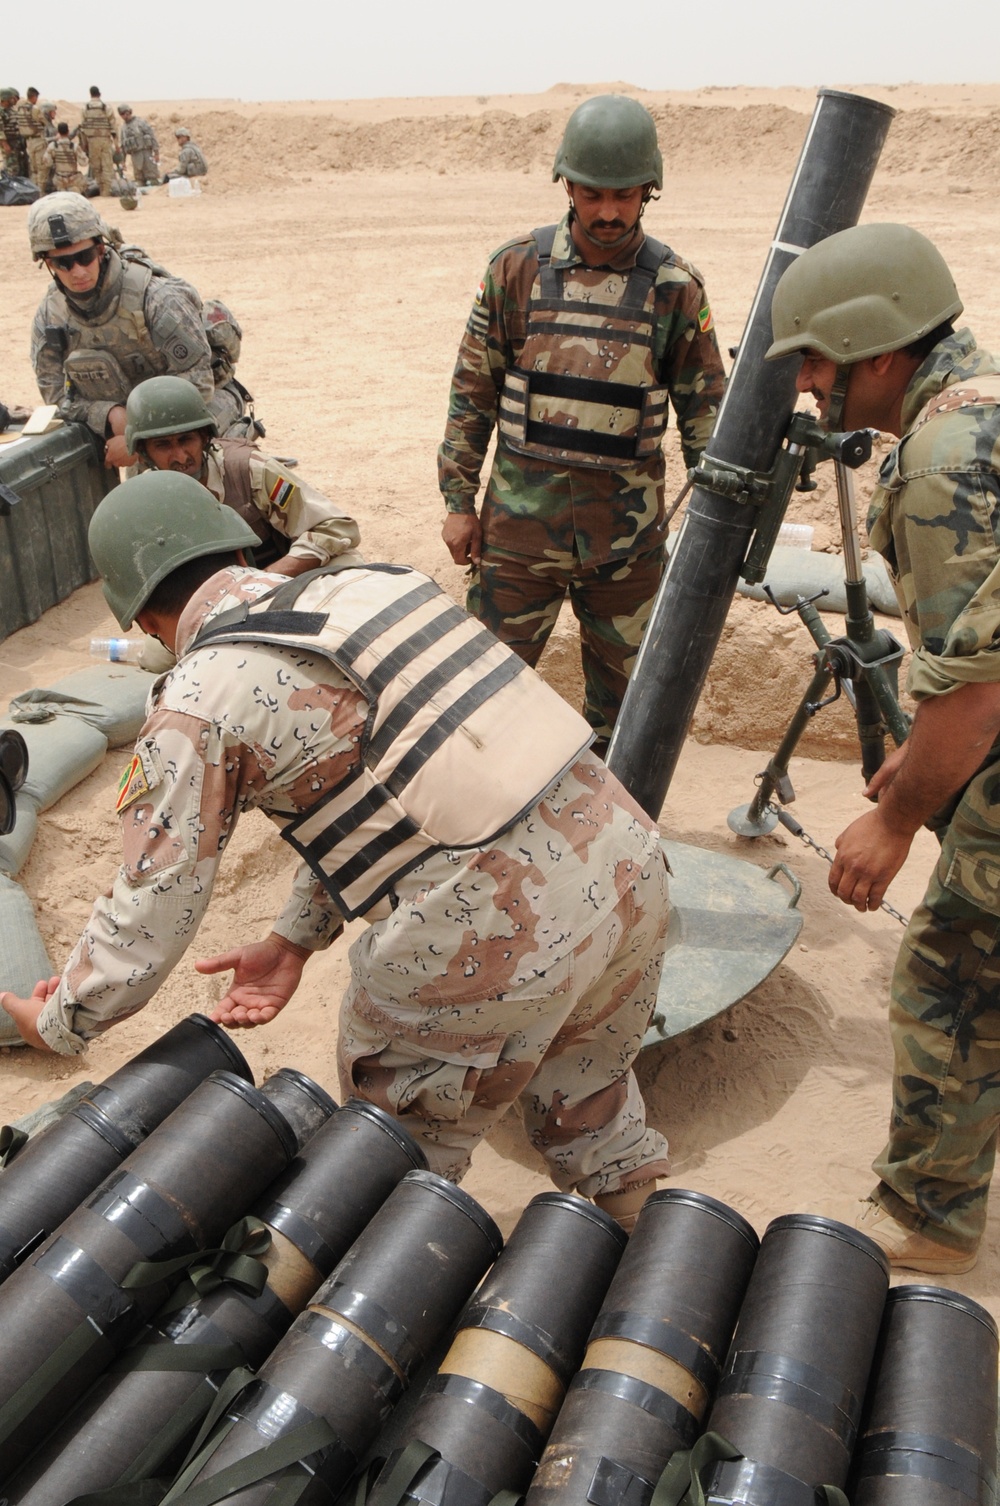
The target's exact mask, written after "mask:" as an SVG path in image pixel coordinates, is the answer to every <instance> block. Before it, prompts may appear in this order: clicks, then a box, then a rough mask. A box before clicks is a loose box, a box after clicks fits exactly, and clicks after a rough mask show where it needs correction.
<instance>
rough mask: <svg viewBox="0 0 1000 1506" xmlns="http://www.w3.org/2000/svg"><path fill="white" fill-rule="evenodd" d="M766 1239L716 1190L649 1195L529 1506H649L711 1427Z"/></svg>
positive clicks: (530, 1493) (676, 1190) (534, 1484)
mask: <svg viewBox="0 0 1000 1506" xmlns="http://www.w3.org/2000/svg"><path fill="white" fill-rule="evenodd" d="M758 1244H759V1241H758V1239H757V1235H756V1234H755V1233H754V1231H753V1229H752V1228H751V1226H750V1225H749V1224H748V1223H747V1221H746V1219H744V1218H741V1217H740V1215H739V1214H738V1213H735V1212H734V1211H733V1210H732V1209H731V1208H728V1207H727V1206H726V1205H725V1203H720V1202H717V1201H716V1200H715V1198H711V1197H706V1196H705V1195H704V1194H702V1193H698V1192H687V1191H684V1190H683V1189H681V1188H670V1189H669V1190H667V1191H665V1192H656V1193H654V1194H653V1196H652V1197H650V1198H648V1199H647V1200H646V1202H645V1204H644V1205H643V1209H642V1212H641V1213H640V1215H639V1220H638V1222H637V1224H636V1227H635V1231H634V1233H633V1234H632V1237H631V1239H630V1240H629V1242H628V1248H627V1249H626V1251H625V1254H624V1255H623V1256H622V1259H621V1264H620V1265H619V1267H618V1271H617V1273H616V1275H615V1278H614V1280H613V1281H612V1283H611V1287H610V1290H609V1291H608V1295H607V1297H606V1299H605V1302H604V1305H603V1307H602V1308H601V1311H600V1313H599V1314H598V1317H597V1321H596V1323H595V1324H594V1327H593V1330H592V1332H591V1335H590V1341H589V1343H588V1345H587V1353H586V1356H585V1358H584V1361H583V1365H582V1367H581V1369H580V1370H579V1372H578V1374H577V1375H576V1377H575V1379H574V1380H573V1383H572V1385H571V1386H570V1388H569V1394H568V1395H567V1397H566V1400H565V1402H564V1404H563V1408H562V1411H561V1412H560V1413H559V1416H558V1418H557V1420H556V1425H555V1428H554V1429H553V1431H552V1436H551V1438H550V1439H549V1444H548V1447H547V1448H546V1450H545V1453H544V1455H543V1456H542V1462H541V1464H540V1465H539V1467H538V1470H537V1472H536V1474H535V1477H534V1479H533V1480H532V1482H531V1488H530V1490H529V1491H528V1495H527V1499H526V1506H588V1502H589V1503H591V1506H593V1503H597V1506H617V1502H619V1501H622V1500H626V1501H627V1502H628V1503H629V1506H646V1503H647V1502H648V1501H649V1499H650V1497H651V1496H652V1494H653V1490H654V1487H655V1485H656V1482H657V1480H658V1479H659V1477H660V1474H661V1472H662V1471H663V1468H664V1466H665V1465H666V1464H667V1462H668V1461H669V1459H670V1457H671V1455H672V1454H674V1453H675V1452H676V1451H677V1450H678V1449H685V1448H690V1447H691V1445H692V1443H693V1442H694V1441H695V1439H696V1438H697V1437H698V1435H699V1434H700V1433H701V1431H702V1424H703V1421H704V1417H705V1414H706V1413H707V1411H708V1408H709V1405H710V1403H711V1400H712V1397H713V1396H714V1394H715V1389H716V1386H717V1385H718V1382H719V1376H720V1374H721V1372H722V1365H723V1361H724V1360H725V1357H726V1351H727V1350H728V1348H729V1342H730V1340H731V1339H732V1336H733V1329H734V1328H735V1326H736V1317H737V1314H738V1312H739V1308H740V1303H741V1302H742V1300H743V1295H744V1292H745V1291H746V1288H747V1283H748V1282H749V1280H750V1274H751V1272H752V1270H753V1266H754V1260H755V1258H756V1254H757V1247H758Z"/></svg>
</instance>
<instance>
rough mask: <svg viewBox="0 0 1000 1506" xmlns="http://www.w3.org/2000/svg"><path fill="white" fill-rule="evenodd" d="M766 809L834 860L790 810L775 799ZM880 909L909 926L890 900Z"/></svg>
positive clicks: (801, 839) (821, 854) (824, 855)
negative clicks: (777, 803)
mask: <svg viewBox="0 0 1000 1506" xmlns="http://www.w3.org/2000/svg"><path fill="white" fill-rule="evenodd" d="M766 809H767V810H769V811H770V812H771V814H772V815H774V816H777V818H778V820H779V821H780V822H781V824H782V826H783V827H784V828H785V830H786V831H790V832H791V834H792V836H793V837H798V838H799V839H800V841H802V842H803V843H804V844H805V846H806V847H811V848H812V850H813V852H818V853H819V855H820V857H821V858H825V859H826V861H827V862H828V863H832V862H833V853H832V852H827V850H826V848H825V847H821V846H820V844H819V843H818V842H817V841H815V840H814V839H813V838H812V837H811V836H810V835H809V833H808V832H807V831H806V830H805V828H804V827H803V826H801V825H800V824H799V822H798V821H796V819H795V817H794V816H790V815H789V814H788V812H787V811H786V810H783V809H782V807H781V806H780V805H775V803H774V801H773V800H769V801H768V803H767V806H766ZM879 909H880V910H884V911H885V913H886V914H887V915H891V916H892V918H893V920H898V921H899V923H900V925H901V926H908V925H909V923H910V922H909V918H908V917H907V916H906V915H901V914H900V912H899V911H898V910H895V909H893V907H892V905H890V904H889V902H888V900H885V899H884V900H883V901H882V903H881V904H880V905H879Z"/></svg>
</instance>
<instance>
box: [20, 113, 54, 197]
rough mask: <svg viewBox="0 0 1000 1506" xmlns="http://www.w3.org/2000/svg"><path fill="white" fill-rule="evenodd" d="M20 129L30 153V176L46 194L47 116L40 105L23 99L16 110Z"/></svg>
mask: <svg viewBox="0 0 1000 1506" xmlns="http://www.w3.org/2000/svg"><path fill="white" fill-rule="evenodd" d="M16 115H17V123H18V129H19V130H20V132H21V136H22V137H23V139H24V145H25V149H26V150H27V153H28V176H29V177H30V178H31V181H32V182H33V183H35V184H37V186H38V187H39V188H40V189H41V190H42V192H43V193H44V192H45V184H46V179H47V175H48V174H47V168H46V166H45V116H44V115H43V114H42V112H41V110H40V108H39V107H38V105H33V104H32V103H31V101H30V100H29V99H22V100H21V102H20V104H19V105H18V106H17V109H16Z"/></svg>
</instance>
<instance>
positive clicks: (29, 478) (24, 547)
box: [0, 424, 118, 641]
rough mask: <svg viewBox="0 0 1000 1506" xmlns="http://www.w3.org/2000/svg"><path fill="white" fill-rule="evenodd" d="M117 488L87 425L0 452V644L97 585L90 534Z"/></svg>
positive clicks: (69, 427)
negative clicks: (93, 519)
mask: <svg viewBox="0 0 1000 1506" xmlns="http://www.w3.org/2000/svg"><path fill="white" fill-rule="evenodd" d="M117 484H118V472H117V471H116V470H108V469H107V468H106V467H105V465H104V463H103V457H102V456H101V454H100V451H99V447H98V444H97V442H96V440H95V439H94V437H93V435H92V434H91V432H90V430H89V429H87V428H86V427H85V426H84V425H83V424H63V425H62V427H61V428H59V429H54V430H53V431H52V433H51V434H42V435H40V436H39V437H38V438H37V439H22V440H19V441H17V443H15V444H12V445H10V446H0V579H2V580H3V582H4V590H3V591H2V592H0V641H2V640H3V639H4V638H7V637H8V636H9V635H10V634H11V633H14V632H16V631H17V629H18V628H22V627H25V626H27V624H28V623H29V622H35V621H36V620H37V619H38V618H39V617H41V615H42V613H43V612H45V611H47V610H48V608H49V607H52V606H55V604H56V602H59V601H65V599H66V597H67V596H69V595H70V594H71V593H72V592H73V591H75V590H76V589H77V587H78V586H83V585H86V583H87V581H91V580H94V579H96V575H97V572H96V571H95V569H94V566H93V564H92V562H91V558H90V551H89V549H88V548H87V528H88V525H89V523H90V518H91V514H92V513H93V511H94V509H95V507H96V506H97V504H98V502H100V500H101V498H102V497H103V496H104V495H105V493H107V492H109V491H110V490H111V488H112V487H113V486H117Z"/></svg>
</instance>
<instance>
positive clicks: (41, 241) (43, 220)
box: [28, 190, 111, 261]
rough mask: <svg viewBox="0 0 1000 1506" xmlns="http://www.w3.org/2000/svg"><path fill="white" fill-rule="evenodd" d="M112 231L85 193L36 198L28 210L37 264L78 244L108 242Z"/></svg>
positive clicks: (32, 244)
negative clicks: (88, 241)
mask: <svg viewBox="0 0 1000 1506" xmlns="http://www.w3.org/2000/svg"><path fill="white" fill-rule="evenodd" d="M110 234H111V232H110V230H109V229H108V227H107V225H106V224H105V223H104V221H103V220H102V219H101V216H100V215H99V214H98V212H97V210H96V209H95V208H94V206H93V204H91V203H90V202H89V200H87V199H85V198H84V197H83V194H79V193H71V192H69V191H68V190H66V191H64V192H60V193H48V194H46V195H45V197H44V198H41V199H36V201H35V203H34V204H32V206H31V208H30V209H29V210H28V240H29V242H30V244H31V254H32V257H33V258H34V260H35V261H41V259H42V257H43V256H48V255H50V254H51V253H52V252H53V251H55V252H58V251H60V250H62V249H63V247H65V246H73V245H75V244H76V242H77V241H86V240H91V239H93V240H102V241H106V240H108V238H109V236H110Z"/></svg>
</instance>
